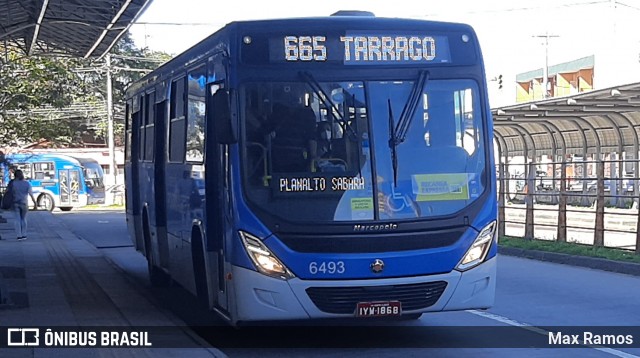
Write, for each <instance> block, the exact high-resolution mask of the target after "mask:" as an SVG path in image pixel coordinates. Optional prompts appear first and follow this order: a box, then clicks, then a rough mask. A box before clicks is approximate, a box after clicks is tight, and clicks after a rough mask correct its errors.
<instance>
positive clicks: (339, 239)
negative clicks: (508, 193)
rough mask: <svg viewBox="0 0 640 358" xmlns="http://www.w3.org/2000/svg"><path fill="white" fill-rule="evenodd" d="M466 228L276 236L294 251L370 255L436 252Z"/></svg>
mask: <svg viewBox="0 0 640 358" xmlns="http://www.w3.org/2000/svg"><path fill="white" fill-rule="evenodd" d="M465 229H466V228H464V227H463V228H453V229H446V230H437V231H427V232H412V233H392V234H391V233H384V234H370V233H367V234H366V235H365V234H350V235H335V234H328V235H323V234H315V235H309V234H306V235H303V234H297V235H296V234H278V238H279V239H280V241H282V243H284V244H285V245H287V247H289V248H290V249H291V250H293V251H297V252H314V253H365V252H369V253H373V252H389V251H410V250H425V249H435V248H440V247H447V246H451V245H453V244H455V243H456V241H458V240H459V239H460V238H461V237H462V236H463V235H464V232H465Z"/></svg>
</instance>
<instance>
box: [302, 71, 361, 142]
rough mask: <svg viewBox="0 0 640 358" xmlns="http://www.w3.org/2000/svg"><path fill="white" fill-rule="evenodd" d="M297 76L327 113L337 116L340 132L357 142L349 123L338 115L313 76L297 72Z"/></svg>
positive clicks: (337, 111) (338, 112) (356, 136)
mask: <svg viewBox="0 0 640 358" xmlns="http://www.w3.org/2000/svg"><path fill="white" fill-rule="evenodd" d="M299 74H300V77H302V79H303V80H305V81H306V82H307V84H309V86H310V87H311V89H312V90H313V92H315V94H316V95H317V96H318V98H319V99H320V100H321V101H322V104H324V105H325V107H327V113H331V114H332V115H333V114H337V116H338V118H336V120H337V122H338V124H339V125H340V127H341V128H342V130H343V131H345V132H347V133H348V134H349V138H350V139H351V140H353V141H355V140H357V139H358V135H357V134H356V132H355V131H354V130H353V127H351V125H350V124H349V122H348V121H346V120H345V119H344V116H343V115H342V113H340V111H339V110H338V108H337V107H336V106H335V104H334V103H333V101H331V99H330V97H329V96H328V95H327V93H326V92H325V91H324V90H323V89H322V86H320V83H318V81H316V79H315V78H314V77H313V75H312V74H311V73H309V72H299Z"/></svg>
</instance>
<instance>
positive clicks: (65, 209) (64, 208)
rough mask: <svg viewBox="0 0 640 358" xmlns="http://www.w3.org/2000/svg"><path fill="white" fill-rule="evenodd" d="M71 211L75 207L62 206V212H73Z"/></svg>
mask: <svg viewBox="0 0 640 358" xmlns="http://www.w3.org/2000/svg"><path fill="white" fill-rule="evenodd" d="M71 209H73V206H61V207H60V210H62V211H71Z"/></svg>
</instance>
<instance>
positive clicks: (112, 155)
mask: <svg viewBox="0 0 640 358" xmlns="http://www.w3.org/2000/svg"><path fill="white" fill-rule="evenodd" d="M105 61H106V65H107V66H106V67H107V132H108V142H109V143H108V144H109V174H111V175H112V177H113V185H114V186H115V185H117V184H118V165H117V164H116V145H115V138H114V133H113V132H114V129H113V89H112V85H111V55H109V54H107V55H106V56H105ZM111 200H113V197H111Z"/></svg>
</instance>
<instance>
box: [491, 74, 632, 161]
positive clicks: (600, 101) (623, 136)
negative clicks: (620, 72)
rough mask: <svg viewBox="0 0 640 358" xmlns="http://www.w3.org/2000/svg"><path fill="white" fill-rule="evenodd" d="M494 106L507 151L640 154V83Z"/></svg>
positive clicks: (500, 142)
mask: <svg viewBox="0 0 640 358" xmlns="http://www.w3.org/2000/svg"><path fill="white" fill-rule="evenodd" d="M491 112H492V115H493V120H494V134H495V138H496V142H497V144H498V150H499V151H500V153H501V156H503V157H505V156H508V157H511V156H521V155H526V156H528V157H530V158H534V157H536V156H541V155H554V154H555V155H566V154H574V155H579V156H584V155H585V154H586V153H591V154H606V153H613V152H615V153H622V152H627V155H632V157H634V158H635V156H637V155H638V154H637V153H638V150H639V148H638V129H639V127H640V83H632V84H628V85H621V86H614V87H610V88H605V89H599V90H594V91H590V92H583V93H580V94H575V95H570V96H565V97H555V98H550V99H545V100H539V101H535V102H526V103H519V104H516V105H510V106H505V107H499V108H493V109H492V110H491ZM632 153H635V154H632ZM628 158H630V157H628Z"/></svg>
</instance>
